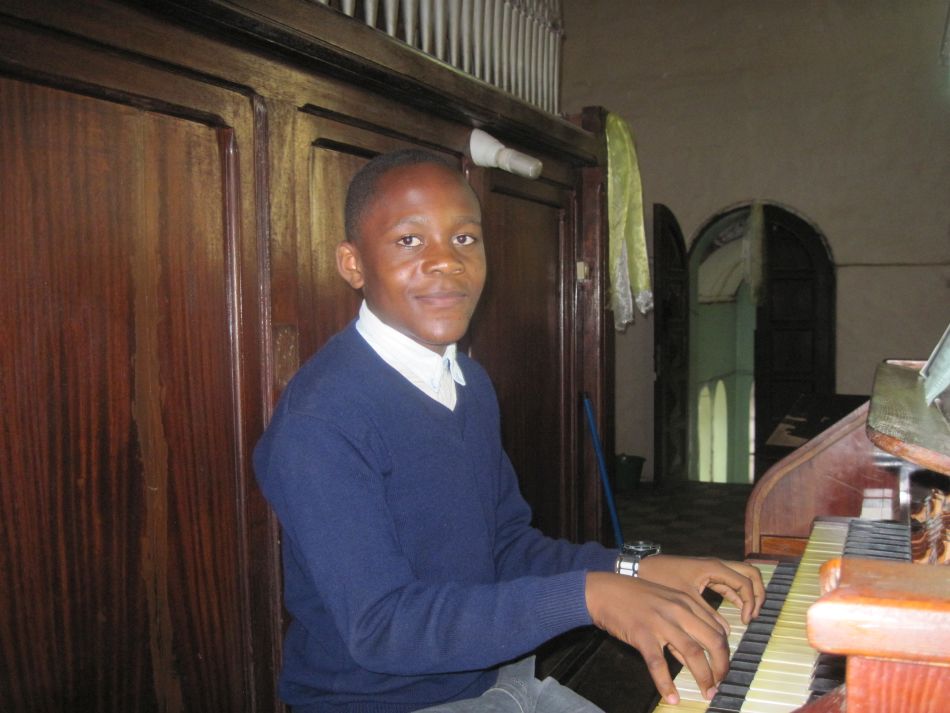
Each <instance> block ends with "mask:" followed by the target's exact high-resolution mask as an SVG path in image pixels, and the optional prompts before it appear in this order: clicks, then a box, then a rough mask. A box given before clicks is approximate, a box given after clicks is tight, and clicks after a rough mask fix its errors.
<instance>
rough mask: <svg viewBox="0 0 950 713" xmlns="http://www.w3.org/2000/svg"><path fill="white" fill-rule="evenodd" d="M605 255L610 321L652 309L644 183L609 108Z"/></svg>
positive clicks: (617, 323) (625, 132) (627, 136)
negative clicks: (642, 183) (634, 307)
mask: <svg viewBox="0 0 950 713" xmlns="http://www.w3.org/2000/svg"><path fill="white" fill-rule="evenodd" d="M606 133H607V222H608V251H607V253H608V254H607V259H608V262H609V272H610V307H611V310H612V311H613V313H614V327H615V328H616V329H617V330H620V331H622V330H623V329H624V328H626V326H627V325H628V324H630V323H631V322H633V317H634V313H633V306H634V304H636V306H637V308H638V309H639V310H640V312H641V313H642V314H646V313H647V312H649V311H650V310H651V309H653V292H652V290H651V287H650V264H649V259H648V257H647V242H646V232H645V229H644V225H643V188H642V186H641V183H640V168H639V166H638V165H637V152H636V148H635V146H634V143H633V135H632V133H631V131H630V127H629V126H628V124H627V122H626V121H624V120H623V119H622V118H620V117H619V116H617V115H616V114H612V113H608V114H607V132H606Z"/></svg>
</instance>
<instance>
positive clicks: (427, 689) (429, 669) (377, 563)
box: [254, 324, 616, 713]
mask: <svg viewBox="0 0 950 713" xmlns="http://www.w3.org/2000/svg"><path fill="white" fill-rule="evenodd" d="M459 363H460V366H461V367H462V371H463V373H464V374H465V379H466V385H465V386H464V387H461V386H460V387H459V388H458V392H459V393H458V403H457V405H456V408H455V410H454V411H450V410H449V409H447V408H445V407H444V406H442V405H441V404H439V403H438V402H436V401H434V400H433V399H431V398H429V397H428V396H426V395H425V394H423V393H422V392H421V391H419V389H417V388H416V387H415V386H413V385H412V384H410V383H409V381H408V380H407V379H405V378H404V377H403V376H401V375H400V374H399V373H398V372H396V371H395V370H394V369H393V368H392V367H390V366H389V365H388V364H386V363H385V362H384V361H383V360H382V359H381V358H380V357H379V356H378V355H377V354H376V353H375V352H374V351H373V350H372V349H371V348H370V347H369V345H367V343H366V342H365V341H364V340H363V338H362V337H361V336H360V335H359V333H358V332H357V331H356V329H355V328H354V325H353V324H351V325H350V326H349V327H347V329H346V330H344V331H343V332H341V333H340V334H338V335H337V336H336V337H334V338H333V339H332V340H331V341H330V342H329V343H328V344H327V345H326V346H325V347H324V348H323V349H322V350H321V351H320V352H319V353H318V354H317V355H316V356H314V357H313V358H312V359H311V360H310V361H309V362H307V363H306V364H305V365H304V366H303V367H302V368H301V369H300V371H299V372H298V373H297V375H296V376H295V377H294V378H293V379H292V380H291V382H290V384H289V385H288V387H287V389H286V390H285V391H284V394H283V396H282V397H281V399H280V402H279V404H278V406H277V409H276V412H275V414H274V418H273V421H272V422H271V424H270V426H269V427H268V429H267V431H266V433H265V434H264V436H263V437H262V439H261V441H260V443H259V444H258V446H257V448H256V450H255V453H254V467H255V470H256V473H257V477H258V481H259V483H260V485H261V488H262V489H263V492H264V494H265V496H266V497H267V499H268V501H269V502H270V504H271V505H272V507H273V508H274V510H275V511H276V513H277V516H278V518H279V520H280V523H281V525H282V528H283V539H282V548H283V561H284V596H285V602H286V606H287V609H288V611H289V612H290V614H291V616H292V622H291V624H290V627H289V631H288V634H287V638H286V641H285V644H284V662H283V671H282V673H281V682H280V692H281V696H282V697H283V698H284V700H285V701H287V702H288V703H290V704H291V705H293V706H294V707H295V710H297V709H299V710H302V711H310V710H312V711H316V710H320V711H353V712H356V711H374V712H375V711H380V712H383V711H392V712H394V713H397V712H398V713H401V712H403V711H411V710H416V709H418V708H422V707H425V706H428V705H433V704H435V703H440V702H445V701H449V700H455V699H458V698H467V697H472V696H477V695H479V694H480V693H482V692H483V691H484V690H485V689H486V688H487V687H488V686H489V685H490V684H491V683H492V682H493V680H494V676H495V673H494V671H493V670H492V669H493V667H496V666H497V665H499V664H500V663H503V662H505V661H508V660H511V659H513V658H516V657H518V656H521V655H524V654H525V653H527V652H529V651H530V650H532V649H533V648H535V647H537V646H538V645H539V644H541V643H543V642H544V641H546V640H548V639H550V638H551V637H553V636H555V635H557V634H560V633H562V632H564V631H567V630H568V629H571V628H574V627H577V626H581V625H585V624H589V623H590V616H589V614H588V612H587V608H586V605H585V599H584V583H585V572H586V570H608V569H610V568H611V567H612V565H613V561H614V558H615V556H616V554H615V553H614V552H611V551H610V550H608V549H606V548H604V547H602V546H600V545H597V544H594V543H590V544H587V545H583V546H578V545H573V544H570V543H567V542H565V541H555V540H551V539H549V538H546V537H544V536H543V535H541V533H539V532H538V531H537V530H535V529H533V528H532V527H531V526H530V524H529V523H530V519H531V513H530V510H529V507H528V505H527V504H526V503H525V501H524V499H523V498H522V497H521V494H520V492H519V490H518V484H517V479H516V476H515V474H514V472H513V469H512V467H511V464H510V462H509V461H508V458H507V456H506V455H505V453H504V451H503V450H502V447H501V441H500V429H499V414H498V405H497V401H496V397H495V392H494V390H493V388H492V386H491V383H490V381H489V379H488V376H487V374H486V373H485V372H484V370H483V369H482V368H481V367H480V366H479V365H478V364H476V363H475V362H473V361H472V360H470V359H468V358H467V357H465V355H460V356H459Z"/></svg>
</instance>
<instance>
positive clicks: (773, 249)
mask: <svg viewBox="0 0 950 713" xmlns="http://www.w3.org/2000/svg"><path fill="white" fill-rule="evenodd" d="M765 230H766V241H765V248H766V258H765V265H766V282H765V284H766V287H765V290H764V291H763V300H762V302H761V304H760V305H759V308H758V310H757V313H756V336H755V414H756V415H755V452H756V455H755V471H756V476H759V475H761V474H762V473H764V472H765V471H766V470H767V469H768V468H769V466H771V465H772V464H773V463H774V462H775V461H776V460H778V458H780V457H781V456H782V455H784V453H785V451H784V450H782V451H780V452H779V451H774V452H773V451H772V450H770V449H769V447H768V446H767V445H766V441H768V439H769V437H770V436H771V435H772V433H773V431H774V430H775V428H776V426H778V424H779V423H780V422H781V420H782V418H783V417H784V416H785V415H786V414H787V413H789V411H790V410H791V408H792V406H793V405H794V403H795V401H796V399H797V398H798V397H799V396H800V395H802V394H833V393H834V390H835V355H834V341H835V336H834V314H835V296H834V289H835V287H834V285H835V281H834V266H833V264H832V263H831V260H830V259H829V255H828V251H827V248H826V247H825V245H824V240H823V238H822V237H821V235H819V234H818V233H817V232H816V231H815V229H814V228H812V227H811V226H810V225H809V224H808V223H806V222H805V221H803V220H802V219H800V218H798V217H797V216H795V215H793V214H791V213H789V212H787V211H785V210H782V209H781V208H778V207H776V206H765Z"/></svg>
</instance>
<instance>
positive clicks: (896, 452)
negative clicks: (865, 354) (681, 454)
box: [654, 361, 950, 713]
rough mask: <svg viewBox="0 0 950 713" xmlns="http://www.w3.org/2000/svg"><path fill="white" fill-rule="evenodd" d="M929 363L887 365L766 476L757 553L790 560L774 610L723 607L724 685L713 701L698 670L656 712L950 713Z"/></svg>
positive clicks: (939, 421)
mask: <svg viewBox="0 0 950 713" xmlns="http://www.w3.org/2000/svg"><path fill="white" fill-rule="evenodd" d="M921 366H922V364H921V363H919V362H906V361H888V362H885V363H883V364H881V365H880V367H879V368H878V372H877V374H876V376H875V385H874V395H873V396H872V398H871V401H870V403H868V404H865V405H863V406H861V407H860V408H858V409H856V410H855V411H854V412H852V413H851V414H849V415H848V416H846V417H845V418H844V419H842V420H841V421H839V422H838V423H836V424H835V425H834V426H832V427H831V428H829V429H827V430H826V431H825V432H823V433H822V434H820V435H819V436H817V437H816V438H814V439H812V440H811V441H809V442H808V443H807V444H805V445H804V446H803V447H802V448H800V449H798V450H797V451H795V452H793V453H791V454H790V455H789V456H787V457H786V458H784V459H783V460H781V461H779V462H778V463H776V464H775V465H774V466H773V467H772V468H771V469H770V470H769V471H768V472H767V473H766V474H765V475H764V476H763V478H762V479H761V480H760V481H759V483H758V484H757V485H756V487H755V489H754V490H753V493H752V495H751V497H750V499H749V503H748V506H747V511H746V547H747V551H749V552H751V553H753V557H754V558H762V559H763V560H765V559H768V558H776V559H778V560H779V564H778V565H775V564H764V565H761V569H762V571H763V578H765V579H767V580H768V582H767V604H766V606H765V607H764V608H763V614H762V616H760V617H759V618H758V619H756V620H755V621H754V622H751V623H750V624H749V626H748V628H746V627H744V626H742V625H741V622H739V621H738V618H737V612H735V611H734V610H733V608H732V607H731V606H729V607H723V608H721V610H720V611H722V612H723V614H724V616H726V618H727V619H731V624H732V626H733V632H732V640H731V641H730V646H731V647H732V649H733V655H732V657H731V665H730V671H729V674H728V675H727V676H726V677H725V679H724V680H723V681H722V683H721V684H720V686H719V693H718V694H717V695H716V697H715V698H713V700H712V701H706V700H704V699H703V697H702V695H701V694H700V693H699V691H698V690H697V689H696V686H695V683H694V682H693V680H692V677H691V676H690V675H689V672H688V671H686V670H684V671H681V672H680V674H679V676H677V678H676V684H677V687H678V688H679V689H680V693H681V696H682V701H681V703H680V705H678V706H669V705H667V704H660V705H659V706H658V707H656V708H655V709H654V711H655V713H672V712H673V711H710V712H711V713H724V712H726V711H730V712H731V711H736V712H738V711H741V712H742V713H784V712H786V711H797V712H798V713H826V712H830V711H845V710H846V711H848V712H849V713H901V712H906V713H911V712H917V711H935V712H936V711H939V710H946V706H947V701H948V700H950V570H947V569H944V568H942V567H939V566H936V565H941V564H946V563H947V562H948V561H950V529H948V524H950V500H948V497H947V494H948V492H950V423H948V420H947V415H946V413H945V412H944V411H942V410H941V409H942V408H946V407H945V406H942V407H941V406H939V405H938V404H929V405H928V404H927V403H925V402H924V399H923V398H922V395H921V383H920V382H921V380H920V379H919V378H918V372H919V371H920V368H921ZM793 555H794V556H795V557H793ZM919 565H924V566H919ZM783 569H785V570H786V571H784V572H783V571H781V570H783ZM788 570H791V571H788ZM776 577H778V578H776Z"/></svg>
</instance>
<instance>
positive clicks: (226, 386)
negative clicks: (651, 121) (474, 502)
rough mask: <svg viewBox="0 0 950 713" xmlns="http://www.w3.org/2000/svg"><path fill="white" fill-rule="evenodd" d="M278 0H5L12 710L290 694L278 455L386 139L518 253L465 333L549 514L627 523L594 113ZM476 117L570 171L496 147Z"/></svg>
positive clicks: (339, 313)
mask: <svg viewBox="0 0 950 713" xmlns="http://www.w3.org/2000/svg"><path fill="white" fill-rule="evenodd" d="M253 6H254V9H253V11H252V10H248V9H246V8H245V7H244V6H243V4H242V3H230V2H195V3H187V4H185V3H182V4H181V5H179V4H177V3H174V2H153V3H143V4H141V5H139V4H137V3H109V2H100V1H98V0H95V1H92V2H85V3H75V2H56V1H54V2H45V3H29V2H17V1H14V0H0V341H2V343H3V345H4V348H3V349H2V350H0V404H2V408H0V565H2V570H3V572H4V574H3V576H2V577H0V708H2V709H3V710H9V711H31V712H32V711H36V712H51V711H80V710H90V711H93V710H94V711H128V710H135V711H152V710H155V711H159V710H161V711H167V712H169V713H174V712H177V711H228V712H233V711H275V710H278V709H279V708H280V705H279V703H278V702H277V697H276V692H275V678H276V672H277V669H278V666H279V657H280V640H281V632H282V628H283V612H282V609H281V603H280V563H279V529H278V527H277V524H276V522H275V521H274V519H273V516H272V515H271V513H270V511H269V509H268V507H267V505H266V503H265V502H264V500H263V498H262V497H261V496H260V494H259V493H258V491H257V488H256V485H255V483H254V479H253V473H252V471H251V467H250V456H251V452H252V449H253V446H254V443H255V442H256V440H257V438H258V436H259V435H260V433H261V430H262V429H263V427H264V425H265V424H266V422H267V419H268V416H269V414H270V411H271V409H272V408H273V405H274V402H275V400H276V398H277V396H278V395H279V392H280V390H281V388H282V387H283V385H284V384H285V383H286V380H287V379H288V378H289V377H290V376H291V375H292V374H293V372H294V371H295V370H296V368H297V367H298V366H299V365H300V363H302V361H303V360H305V359H306V358H307V357H309V356H310V355H311V354H312V353H313V352H314V351H316V350H317V349H318V348H319V347H320V346H321V345H322V344H323V343H324V342H325V341H326V339H327V338H328V337H329V336H330V335H331V334H333V333H334V332H336V331H337V330H338V329H339V328H341V327H342V326H343V325H344V324H346V322H348V321H349V320H350V319H352V318H353V317H354V316H355V314H356V309H357V306H358V304H359V298H358V295H357V294H356V293H354V292H352V291H351V290H350V288H349V287H348V286H347V285H345V283H343V281H342V280H341V279H340V278H339V277H338V276H337V274H336V269H335V263H334V260H333V250H334V248H335V245H336V243H337V242H338V241H339V240H340V239H341V238H342V237H343V232H342V197H343V193H344V191H345V188H346V184H347V181H348V180H349V177H350V176H351V175H352V174H353V173H354V172H355V171H356V170H357V169H358V168H359V166H360V165H362V164H363V163H364V162H365V161H366V160H367V159H368V157H370V156H372V155H374V154H376V153H378V152H381V151H386V150H389V149H393V148H397V147H402V146H409V145H416V146H423V147H427V148H429V149H431V150H434V151H438V152H440V153H443V154H444V155H446V156H447V157H449V158H451V159H453V160H457V161H458V162H459V163H460V165H461V166H462V167H463V168H464V169H465V171H466V172H467V175H468V176H469V178H470V180H471V182H472V185H473V186H474V188H475V189H476V191H477V192H478V194H479V196H480V198H481V200H482V202H483V206H484V212H485V219H486V226H487V231H486V232H487V234H488V240H489V244H488V251H489V252H488V254H489V264H490V269H491V276H490V278H489V280H490V281H489V286H488V287H487V289H486V292H485V297H484V301H483V304H482V306H481V307H480V311H479V313H478V314H477V317H476V321H475V323H474V325H473V330H472V333H471V335H470V337H469V339H468V343H467V345H466V346H467V347H468V348H469V349H470V350H471V352H472V353H473V355H474V356H475V357H476V358H478V359H479V360H480V361H482V362H483V363H484V364H485V365H486V367H487V368H488V370H489V373H490V374H491V375H492V378H493V379H494V381H495V383H496V385H497V387H498V392H499V397H500V400H501V404H502V411H503V424H504V426H503V428H504V439H505V443H506V447H507V448H508V450H509V452H510V454H511V456H512V459H513V461H514V462H515V464H516V467H517V469H518V471H519V476H520V478H521V481H522V487H523V489H524V492H525V494H526V495H527V497H528V499H529V501H530V502H531V504H532V506H533V508H534V510H535V514H536V520H537V523H538V524H539V526H541V527H542V528H543V529H544V530H545V531H547V532H548V533H549V534H552V535H556V536H565V537H569V538H572V539H578V540H580V539H591V538H598V537H600V535H601V534H602V532H603V518H602V513H601V508H602V504H601V500H600V491H599V485H598V476H597V471H596V463H595V460H594V457H593V451H592V450H591V447H590V442H589V436H588V434H587V433H586V431H585V429H584V427H583V422H582V421H581V419H580V417H579V414H580V405H579V404H580V401H579V398H580V394H581V393H583V392H588V393H590V394H591V395H592V397H593V398H594V401H595V406H596V410H597V414H598V418H599V420H600V423H601V424H602V427H603V428H604V430H605V432H606V433H607V434H608V437H609V423H607V421H606V417H605V416H606V414H607V412H608V409H609V398H608V388H607V385H608V384H609V379H608V375H607V374H608V366H609V357H608V355H607V352H606V349H605V345H606V344H608V340H609V334H607V333H606V331H605V326H604V325H605V324H606V321H605V320H604V319H603V310H604V306H603V305H604V300H603V293H604V288H603V274H602V267H603V261H604V245H603V240H602V238H603V232H604V231H603V225H602V220H601V215H602V213H601V205H602V200H603V196H602V191H603V176H604V168H603V150H602V142H601V137H600V136H599V134H598V130H597V112H589V113H588V115H587V117H586V119H585V121H586V122H587V125H588V127H590V128H591V129H592V130H586V129H583V128H580V127H579V126H576V125H574V124H571V123H569V122H567V121H564V120H562V119H558V118H555V117H550V116H547V115H544V114H541V113H540V112H537V111H536V110H534V109H531V108H530V107H527V106H526V105H523V104H521V103H519V102H517V101H515V100H513V99H511V98H510V97H507V96H506V95H504V94H502V93H500V92H497V91H495V90H492V89H490V88H488V87H486V86H485V85H484V84H481V83H479V82H475V81H474V80H466V79H465V78H464V77H460V76H459V75H458V73H456V72H452V71H450V70H447V69H446V68H444V67H440V66H438V64H437V63H434V62H430V61H428V60H427V59H426V58H424V57H422V56H420V55H419V54H418V53H416V52H413V51H411V50H409V49H408V48H405V47H400V46H399V43H398V42H396V41H394V40H390V39H389V38H388V37H386V36H385V35H382V34H380V33H374V32H373V31H372V30H369V29H368V28H365V27H362V26H360V25H359V24H358V23H355V22H353V21H351V20H349V19H347V18H344V17H342V16H340V15H338V14H336V13H334V12H332V11H330V10H327V9H326V8H323V7H320V6H319V5H315V4H313V3H307V2H303V1H300V2H297V1H292V0H275V1H274V2H267V3H260V2H259V3H253ZM251 17H252V18H253V22H251V21H249V20H248V18H251ZM387 82H388V84H387ZM473 126H481V127H483V128H486V129H488V130H490V131H492V132H493V133H495V134H496V135H497V136H498V137H499V138H500V139H502V140H503V141H505V142H508V143H511V144H513V145H516V146H518V147H519V148H522V149H523V150H526V151H530V152H533V153H535V154H537V155H539V156H540V157H541V158H542V159H543V160H544V162H545V170H544V175H543V176H542V178H541V179H540V180H538V181H528V180H526V179H521V178H517V177H514V176H511V175H509V174H503V173H500V172H499V171H497V170H493V169H482V168H477V167H475V166H473V165H471V164H470V162H469V160H468V159H467V158H466V155H465V149H466V146H467V140H468V134H469V132H470V130H471V128H472V127H473ZM578 263H583V264H585V265H586V266H587V269H588V271H589V272H588V274H587V275H584V274H583V273H581V274H580V275H579V271H578Z"/></svg>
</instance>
